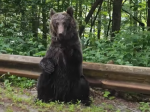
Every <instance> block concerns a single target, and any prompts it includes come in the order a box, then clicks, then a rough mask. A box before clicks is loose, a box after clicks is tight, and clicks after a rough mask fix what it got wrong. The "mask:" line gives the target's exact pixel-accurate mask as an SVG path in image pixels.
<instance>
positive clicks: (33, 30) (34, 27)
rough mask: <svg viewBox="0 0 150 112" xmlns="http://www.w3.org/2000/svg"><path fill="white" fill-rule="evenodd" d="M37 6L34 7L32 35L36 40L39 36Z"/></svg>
mask: <svg viewBox="0 0 150 112" xmlns="http://www.w3.org/2000/svg"><path fill="white" fill-rule="evenodd" d="M37 25H38V24H37V6H36V5H32V33H33V37H35V39H36V38H37V36H38V27H37Z"/></svg>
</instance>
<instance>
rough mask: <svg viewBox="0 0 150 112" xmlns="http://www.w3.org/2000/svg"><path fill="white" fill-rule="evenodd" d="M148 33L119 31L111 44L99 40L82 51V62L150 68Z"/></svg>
mask: <svg viewBox="0 0 150 112" xmlns="http://www.w3.org/2000/svg"><path fill="white" fill-rule="evenodd" d="M149 45H150V32H147V31H143V32H139V33H135V34H131V33H130V32H128V31H127V32H124V31H121V32H120V33H118V34H117V35H116V37H115V40H114V41H113V42H111V41H108V40H105V39H101V40H95V42H94V43H93V41H92V42H91V41H90V40H89V45H87V46H86V47H85V46H84V47H85V48H84V49H83V59H84V61H90V62H101V63H107V62H108V61H109V60H113V61H114V62H115V63H116V64H120V65H133V66H150V60H149V57H150V46H149Z"/></svg>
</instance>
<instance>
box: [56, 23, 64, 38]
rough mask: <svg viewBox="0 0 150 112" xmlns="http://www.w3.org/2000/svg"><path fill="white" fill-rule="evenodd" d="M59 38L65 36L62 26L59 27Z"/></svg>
mask: <svg viewBox="0 0 150 112" xmlns="http://www.w3.org/2000/svg"><path fill="white" fill-rule="evenodd" d="M57 34H58V36H59V37H61V36H63V35H64V27H63V25H62V24H60V25H58V32H57Z"/></svg>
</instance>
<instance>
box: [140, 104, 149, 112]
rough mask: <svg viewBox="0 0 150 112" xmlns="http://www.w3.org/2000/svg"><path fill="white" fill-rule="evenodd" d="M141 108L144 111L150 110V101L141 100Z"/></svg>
mask: <svg viewBox="0 0 150 112" xmlns="http://www.w3.org/2000/svg"><path fill="white" fill-rule="evenodd" d="M139 108H140V110H141V111H142V112H149V111H150V103H145V102H140V107H139Z"/></svg>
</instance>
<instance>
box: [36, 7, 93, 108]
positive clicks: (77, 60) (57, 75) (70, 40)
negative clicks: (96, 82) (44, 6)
mask: <svg viewBox="0 0 150 112" xmlns="http://www.w3.org/2000/svg"><path fill="white" fill-rule="evenodd" d="M50 19H51V21H50V33H51V43H50V47H49V48H48V50H47V52H46V55H45V56H44V57H43V58H42V59H41V61H40V67H41V69H42V73H41V74H40V76H39V78H38V84H37V99H38V100H41V101H42V102H46V103H47V102H51V101H59V102H65V103H67V102H72V103H76V102H77V101H81V103H82V104H84V105H86V106H89V105H90V104H91V100H90V98H89V93H90V89H89V83H88V81H87V80H86V78H85V76H84V75H83V68H82V50H81V45H80V38H79V36H78V31H77V23H76V21H75V19H74V17H73V8H72V7H68V8H67V11H66V12H55V11H54V10H53V9H51V11H50Z"/></svg>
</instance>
